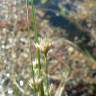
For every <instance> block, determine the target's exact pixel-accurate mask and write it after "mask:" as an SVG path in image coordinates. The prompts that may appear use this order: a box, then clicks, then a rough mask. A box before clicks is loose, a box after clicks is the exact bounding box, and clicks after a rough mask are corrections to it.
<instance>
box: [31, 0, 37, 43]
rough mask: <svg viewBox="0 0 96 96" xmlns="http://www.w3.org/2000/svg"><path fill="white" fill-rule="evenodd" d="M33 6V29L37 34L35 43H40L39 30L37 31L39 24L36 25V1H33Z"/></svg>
mask: <svg viewBox="0 0 96 96" xmlns="http://www.w3.org/2000/svg"><path fill="white" fill-rule="evenodd" d="M31 5H32V28H33V31H34V33H35V42H38V30H37V24H36V8H35V6H34V0H31Z"/></svg>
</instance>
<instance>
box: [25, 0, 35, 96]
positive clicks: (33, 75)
mask: <svg viewBox="0 0 96 96" xmlns="http://www.w3.org/2000/svg"><path fill="white" fill-rule="evenodd" d="M26 9H27V22H28V23H29V12H28V0H26ZM28 32H29V50H30V61H31V63H32V48H31V40H30V38H31V31H30V28H29V26H28ZM34 77H35V74H34V69H33V64H32V78H33V82H34V90H35V91H36V86H35V78H34ZM34 95H35V96H36V94H34Z"/></svg>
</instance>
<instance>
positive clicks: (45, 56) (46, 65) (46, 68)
mask: <svg viewBox="0 0 96 96" xmlns="http://www.w3.org/2000/svg"><path fill="white" fill-rule="evenodd" d="M44 60H45V71H46V89H47V96H49V88H48V85H49V84H48V64H47V53H45V54H44Z"/></svg>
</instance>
